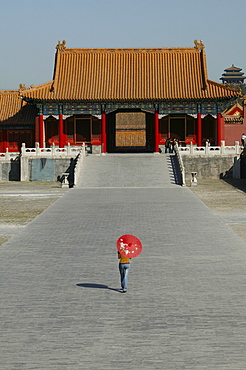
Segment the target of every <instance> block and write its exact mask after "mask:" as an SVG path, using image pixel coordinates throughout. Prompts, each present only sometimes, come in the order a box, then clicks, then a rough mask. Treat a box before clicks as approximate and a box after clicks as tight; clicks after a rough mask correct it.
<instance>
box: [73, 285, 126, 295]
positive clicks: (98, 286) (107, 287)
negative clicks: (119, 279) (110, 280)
mask: <svg viewBox="0 0 246 370" xmlns="http://www.w3.org/2000/svg"><path fill="white" fill-rule="evenodd" d="M76 286H78V287H80V288H91V289H108V290H113V291H114V292H118V293H121V290H120V289H114V288H110V287H109V286H108V285H103V284H94V283H83V284H82V283H79V284H76Z"/></svg>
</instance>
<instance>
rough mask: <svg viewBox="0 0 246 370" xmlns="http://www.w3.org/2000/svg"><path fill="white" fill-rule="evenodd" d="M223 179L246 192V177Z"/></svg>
mask: <svg viewBox="0 0 246 370" xmlns="http://www.w3.org/2000/svg"><path fill="white" fill-rule="evenodd" d="M223 181H225V182H226V183H227V184H230V185H232V186H234V188H237V189H239V190H242V191H244V192H245V193H246V179H223Z"/></svg>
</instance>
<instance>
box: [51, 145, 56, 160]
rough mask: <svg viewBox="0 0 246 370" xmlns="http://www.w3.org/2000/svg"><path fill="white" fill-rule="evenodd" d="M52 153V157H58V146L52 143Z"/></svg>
mask: <svg viewBox="0 0 246 370" xmlns="http://www.w3.org/2000/svg"><path fill="white" fill-rule="evenodd" d="M51 153H52V156H53V157H54V156H55V155H56V146H55V143H52V147H51Z"/></svg>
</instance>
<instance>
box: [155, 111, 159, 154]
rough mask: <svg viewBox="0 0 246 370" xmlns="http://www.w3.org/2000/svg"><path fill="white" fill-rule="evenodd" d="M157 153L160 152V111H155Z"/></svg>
mask: <svg viewBox="0 0 246 370" xmlns="http://www.w3.org/2000/svg"><path fill="white" fill-rule="evenodd" d="M154 151H155V153H158V152H159V115H158V110H157V109H156V110H155V148H154Z"/></svg>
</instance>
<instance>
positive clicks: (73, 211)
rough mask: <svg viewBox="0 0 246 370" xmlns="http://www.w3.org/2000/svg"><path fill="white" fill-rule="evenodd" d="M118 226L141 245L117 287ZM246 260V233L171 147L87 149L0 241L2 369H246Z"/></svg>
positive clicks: (120, 230) (123, 232) (120, 232)
mask: <svg viewBox="0 0 246 370" xmlns="http://www.w3.org/2000/svg"><path fill="white" fill-rule="evenodd" d="M170 175H171V176H170ZM125 233H130V234H134V235H136V236H138V237H139V238H140V239H141V241H142V243H143V252H142V254H141V255H140V256H139V257H138V258H136V259H134V260H132V265H131V271H130V275H129V290H128V292H127V294H121V293H120V292H119V290H118V289H119V273H118V261H117V255H116V248H115V241H116V240H117V238H118V237H119V235H121V234H125ZM245 268H246V243H244V241H243V240H242V239H241V238H240V237H238V236H237V235H236V234H235V233H234V232H233V231H232V230H231V229H230V228H229V227H228V226H227V225H226V223H225V222H224V220H223V219H221V218H220V217H219V216H216V215H214V214H213V213H212V211H210V209H209V208H207V207H206V206H205V205H204V204H203V203H202V202H201V201H200V200H199V199H198V198H197V197H196V196H195V195H194V194H193V193H192V192H191V191H190V189H189V188H183V187H181V186H178V185H177V184H175V181H174V178H172V163H171V159H170V157H169V156H165V155H106V156H89V157H87V158H86V160H85V162H84V169H83V174H82V176H81V181H80V183H79V186H78V187H77V188H75V189H71V190H69V191H68V192H66V193H65V195H63V197H62V198H60V199H59V200H57V201H56V202H55V203H54V204H53V205H51V206H50V207H49V208H48V209H47V210H46V211H44V212H43V213H42V214H41V215H40V216H38V217H36V218H35V219H34V220H33V221H32V222H31V223H30V224H28V225H27V226H26V227H25V228H24V229H23V230H21V231H20V232H18V234H16V235H15V236H14V237H13V238H12V239H11V240H10V241H9V242H7V243H5V244H4V245H2V247H0V277H1V289H0V309H1V311H0V312H1V321H0V331H1V339H2V342H1V349H0V358H1V369H3V370H5V369H28V370H29V369H40V370H41V369H42V370H43V369H59V370H65V369H66V370H67V369H76V370H77V369H93V370H94V369H102V370H107V369H113V370H118V369H119V370H120V369H134V370H135V369H137V370H138V369H139V370H140V369H148V370H149V369H162V370H163V369H167V370H172V369H178V370H179V369H187V370H192V369H199V370H204V369H209V370H214V369H216V370H217V369H221V370H222V369H223V370H225V369H230V370H237V369H245V367H246V351H245V349H246V335H245V330H246V308H245V307H246V289H245V286H246V273H245Z"/></svg>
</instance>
